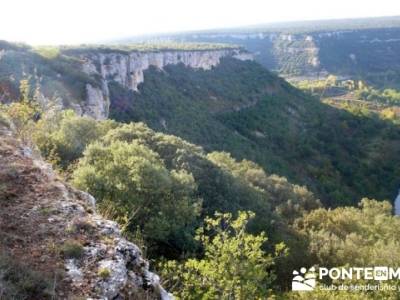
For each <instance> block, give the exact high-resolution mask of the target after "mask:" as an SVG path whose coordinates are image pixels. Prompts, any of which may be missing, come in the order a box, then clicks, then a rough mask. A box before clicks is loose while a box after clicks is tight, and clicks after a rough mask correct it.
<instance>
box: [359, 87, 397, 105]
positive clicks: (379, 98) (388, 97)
mask: <svg viewBox="0 0 400 300" xmlns="http://www.w3.org/2000/svg"><path fill="white" fill-rule="evenodd" d="M357 96H358V97H359V98H360V99H362V100H366V101H374V102H379V103H383V104H388V105H400V91H398V90H395V89H384V90H381V91H380V90H376V89H374V88H368V87H367V88H365V89H362V90H359V91H358V92H357Z"/></svg>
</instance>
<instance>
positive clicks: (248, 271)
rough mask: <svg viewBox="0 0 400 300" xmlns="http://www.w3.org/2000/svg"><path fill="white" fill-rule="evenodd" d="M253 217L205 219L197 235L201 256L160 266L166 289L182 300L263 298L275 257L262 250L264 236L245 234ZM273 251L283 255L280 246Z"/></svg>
mask: <svg viewBox="0 0 400 300" xmlns="http://www.w3.org/2000/svg"><path fill="white" fill-rule="evenodd" d="M253 217H254V214H253V213H251V212H239V215H238V217H237V218H236V219H233V218H232V215H231V214H220V213H216V214H215V218H206V219H205V225H204V227H202V228H200V229H199V230H198V231H197V235H196V239H197V240H199V241H200V242H201V243H202V245H203V247H204V257H203V258H202V259H189V260H187V261H185V262H183V263H182V264H179V263H178V262H176V261H169V262H165V263H161V264H160V270H161V274H162V276H163V278H164V280H165V282H164V283H165V285H166V286H167V288H169V289H170V290H171V291H172V292H174V293H175V295H178V296H179V297H180V298H181V299H265V298H266V297H267V296H268V295H269V294H270V292H269V290H268V289H269V288H271V287H272V282H273V280H274V279H275V276H274V274H273V273H271V272H268V269H270V268H271V266H272V265H273V263H274V256H271V255H266V254H265V253H264V251H263V250H261V247H262V245H263V244H264V243H265V242H266V241H267V238H266V237H265V235H264V233H261V234H259V235H257V236H254V235H251V234H248V233H246V225H247V223H248V221H249V220H250V219H252V218H253ZM276 249H277V251H276V254H275V255H281V254H283V253H284V252H285V246H284V245H283V244H279V245H276ZM275 257H276V256H275Z"/></svg>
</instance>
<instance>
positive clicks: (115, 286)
mask: <svg viewBox="0 0 400 300" xmlns="http://www.w3.org/2000/svg"><path fill="white" fill-rule="evenodd" d="M0 127H1V128H0V165H1V168H0V183H1V186H0V200H1V201H0V254H3V253H9V255H10V257H12V259H13V260H16V261H21V262H24V263H25V264H26V265H27V266H28V267H29V268H30V269H32V270H33V271H35V272H41V273H43V274H53V275H51V276H50V278H53V276H54V284H52V285H53V287H52V288H53V290H52V291H48V290H46V291H43V293H45V292H46V293H49V294H50V296H51V297H52V298H53V299H54V298H56V299H76V297H79V298H80V297H84V298H87V299H89V298H90V299H172V298H173V297H172V295H170V294H168V293H167V292H166V291H165V290H164V289H163V288H162V286H161V285H160V282H159V277H158V276H157V275H156V274H154V273H152V272H150V271H149V263H148V262H147V261H146V260H145V259H144V258H143V256H142V254H141V251H140V249H139V248H138V247H137V246H136V245H135V244H133V243H131V242H129V241H127V240H126V239H125V238H123V237H122V235H121V232H120V229H119V228H118V226H117V224H116V223H115V222H112V221H109V220H106V219H104V218H103V217H101V216H100V215H98V214H97V213H96V212H95V199H94V198H93V197H92V196H91V195H89V194H87V193H85V192H82V191H79V190H76V189H74V188H72V187H70V186H69V185H68V184H66V183H64V182H63V181H62V180H61V179H60V178H58V177H57V175H56V174H55V173H54V172H53V171H52V168H51V166H50V165H48V164H47V163H45V162H44V161H43V160H42V159H41V158H40V157H39V156H38V155H35V154H34V151H31V150H30V149H29V148H26V147H24V146H23V145H21V144H20V142H19V141H18V140H16V139H15V138H13V136H12V132H11V130H8V129H7V128H5V127H4V126H2V125H1V126H0ZM27 250H28V251H27ZM0 271H1V270H0ZM60 274H62V275H60ZM60 277H61V278H60ZM43 280H44V279H43ZM3 288H4V289H5V291H6V289H7V284H6V283H4V282H2V277H1V272H0V295H1V294H2V293H3V290H2V289H3ZM35 293H39V291H37V292H35ZM6 295H7V294H6ZM35 296H37V297H38V298H35V299H42V298H41V296H39V295H35ZM46 299H47V298H46ZM49 299H50V298H49Z"/></svg>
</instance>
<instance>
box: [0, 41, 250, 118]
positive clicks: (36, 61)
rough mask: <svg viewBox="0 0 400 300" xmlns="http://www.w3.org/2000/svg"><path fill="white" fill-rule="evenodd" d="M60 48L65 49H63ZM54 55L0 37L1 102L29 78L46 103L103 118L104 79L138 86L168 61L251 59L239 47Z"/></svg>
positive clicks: (207, 64)
mask: <svg viewBox="0 0 400 300" xmlns="http://www.w3.org/2000/svg"><path fill="white" fill-rule="evenodd" d="M64 50H65V49H64ZM64 50H60V55H59V56H57V57H55V58H50V59H48V58H46V57H43V56H41V55H39V54H38V53H37V52H35V51H34V50H32V49H30V48H24V47H19V46H17V45H13V44H9V43H6V42H1V41H0V102H5V103H7V102H11V101H15V100H16V99H18V98H19V97H20V95H19V84H20V81H21V80H25V79H28V80H29V83H30V85H31V95H33V96H34V98H35V99H36V100H38V102H39V103H40V104H41V105H42V106H43V107H44V108H45V109H48V108H52V109H60V108H70V109H73V110H74V111H75V112H76V113H77V114H79V115H87V116H91V117H93V118H96V119H105V118H107V117H108V115H109V106H110V93H109V83H110V82H117V83H118V84H119V85H121V86H122V87H123V88H124V89H127V90H129V91H134V92H138V89H139V85H140V84H141V83H143V81H144V80H145V78H144V71H146V70H147V69H149V68H150V67H155V68H158V69H160V70H162V69H163V68H164V67H165V66H167V65H177V64H183V65H185V66H187V67H190V68H194V69H204V70H210V69H211V68H213V67H215V66H217V65H218V64H219V62H220V59H221V58H222V57H226V56H229V57H234V58H236V59H239V60H251V59H252V55H251V54H249V53H247V52H244V51H243V50H241V49H239V48H215V49H212V48H210V49H207V48H205V49H202V50H184V49H182V50H172V49H171V50H168V49H162V50H148V51H147V50H146V51H145V50H142V51H137V50H135V51H129V50H125V51H122V50H119V49H101V48H100V49H92V50H86V49H79V48H77V49H67V50H65V51H64Z"/></svg>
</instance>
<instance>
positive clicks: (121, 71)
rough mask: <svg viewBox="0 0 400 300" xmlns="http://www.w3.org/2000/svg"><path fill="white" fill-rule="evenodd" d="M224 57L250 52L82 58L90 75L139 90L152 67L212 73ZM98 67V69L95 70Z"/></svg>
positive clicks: (246, 55)
mask: <svg viewBox="0 0 400 300" xmlns="http://www.w3.org/2000/svg"><path fill="white" fill-rule="evenodd" d="M224 56H232V57H235V58H237V59H240V60H251V59H252V55H251V54H250V53H246V52H241V51H240V50H239V49H222V50H209V51H205V50H201V51H200V50H199V51H160V52H137V51H136V52H131V53H129V54H121V53H98V54H91V55H89V56H81V59H83V60H85V63H84V65H83V70H84V71H85V72H86V73H88V74H91V75H92V74H99V75H101V76H102V78H103V79H104V80H106V81H109V80H115V81H116V82H118V83H119V84H121V85H122V86H124V87H126V88H128V89H130V90H133V91H137V90H138V85H139V84H140V83H142V82H143V80H144V77H143V72H144V71H145V70H147V69H148V68H149V67H150V66H154V67H156V68H158V69H163V68H164V67H165V66H166V65H176V64H179V63H182V64H184V65H185V66H187V67H191V68H195V69H199V68H201V69H204V70H210V69H211V68H212V67H214V66H216V65H218V64H219V62H220V59H221V58H222V57H224ZM96 66H97V67H96Z"/></svg>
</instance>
